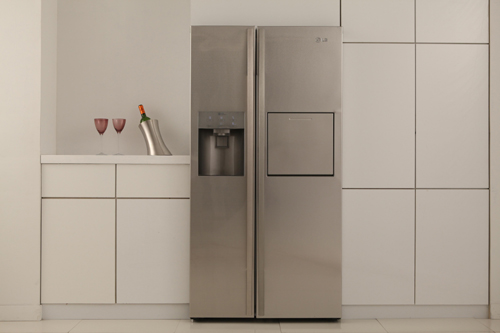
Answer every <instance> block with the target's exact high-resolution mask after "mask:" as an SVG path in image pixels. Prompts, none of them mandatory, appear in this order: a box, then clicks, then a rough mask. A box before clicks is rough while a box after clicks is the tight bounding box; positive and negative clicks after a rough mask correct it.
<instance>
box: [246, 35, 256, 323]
mask: <svg viewBox="0 0 500 333" xmlns="http://www.w3.org/2000/svg"><path fill="white" fill-rule="evenodd" d="M254 96H255V28H250V29H248V30H247V110H246V111H247V112H246V116H247V119H246V123H247V126H246V127H247V131H246V132H247V134H246V136H247V143H246V149H247V151H246V155H247V163H246V167H247V175H246V176H247V315H249V316H252V315H253V311H254V297H253V294H254V240H255V238H254V236H255V235H254V233H255V228H254V220H255V143H254V142H255V111H254V110H255V97H254Z"/></svg>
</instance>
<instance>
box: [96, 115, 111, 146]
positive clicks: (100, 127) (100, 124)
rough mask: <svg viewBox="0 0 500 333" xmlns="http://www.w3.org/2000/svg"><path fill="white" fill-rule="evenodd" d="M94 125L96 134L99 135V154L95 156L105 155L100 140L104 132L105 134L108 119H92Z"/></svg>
mask: <svg viewBox="0 0 500 333" xmlns="http://www.w3.org/2000/svg"><path fill="white" fill-rule="evenodd" d="M94 124H95V128H96V129H97V132H99V135H100V136H101V152H100V153H99V154H97V155H106V154H104V143H103V141H102V140H103V139H102V135H103V134H104V132H106V128H108V119H106V118H95V119H94Z"/></svg>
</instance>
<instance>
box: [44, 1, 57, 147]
mask: <svg viewBox="0 0 500 333" xmlns="http://www.w3.org/2000/svg"><path fill="white" fill-rule="evenodd" d="M41 90H42V96H41V117H40V121H41V124H40V144H41V147H40V149H41V153H42V155H55V154H56V122H57V120H56V116H57V113H56V109H57V106H56V104H57V100H56V96H57V0H42V87H41Z"/></svg>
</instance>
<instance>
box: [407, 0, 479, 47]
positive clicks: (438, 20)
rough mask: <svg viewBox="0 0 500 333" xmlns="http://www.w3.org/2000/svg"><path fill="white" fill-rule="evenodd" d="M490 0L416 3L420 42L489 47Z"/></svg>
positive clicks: (421, 1) (417, 32)
mask: <svg viewBox="0 0 500 333" xmlns="http://www.w3.org/2000/svg"><path fill="white" fill-rule="evenodd" d="M488 6H489V1H488V0H416V4H415V7H416V27H417V29H416V30H417V31H416V37H417V42H428V43H488V42H489V36H488V29H489V25H488V17H489V8H488Z"/></svg>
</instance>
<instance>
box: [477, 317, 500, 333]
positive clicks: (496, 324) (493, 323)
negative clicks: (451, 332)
mask: <svg viewBox="0 0 500 333" xmlns="http://www.w3.org/2000/svg"><path fill="white" fill-rule="evenodd" d="M477 320H478V321H479V322H480V323H481V324H483V325H485V326H486V327H488V328H490V329H492V330H493V331H500V320H492V319H477Z"/></svg>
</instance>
